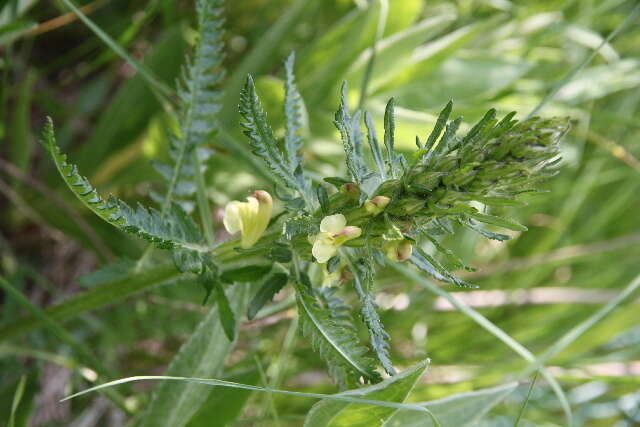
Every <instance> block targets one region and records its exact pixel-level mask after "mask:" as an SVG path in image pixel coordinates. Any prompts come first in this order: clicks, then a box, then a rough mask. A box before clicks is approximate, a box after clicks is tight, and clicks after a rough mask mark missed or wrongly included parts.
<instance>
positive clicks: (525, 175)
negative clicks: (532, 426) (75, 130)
mask: <svg viewBox="0 0 640 427" xmlns="http://www.w3.org/2000/svg"><path fill="white" fill-rule="evenodd" d="M197 5H198V19H199V21H198V23H199V31H200V38H199V40H198V41H197V43H196V46H195V51H194V53H193V56H192V57H191V58H190V59H188V60H187V62H186V66H185V68H184V73H183V77H182V79H181V80H180V82H179V85H178V90H177V94H178V100H179V105H180V108H179V110H178V111H179V112H178V113H177V115H176V121H177V123H178V125H179V126H178V129H179V130H178V132H177V133H176V134H175V135H174V136H173V137H172V138H171V159H172V162H171V164H162V163H156V164H155V167H156V169H157V170H158V172H159V173H160V175H161V176H163V177H164V178H165V179H166V183H167V184H166V190H165V192H164V194H162V195H160V194H157V193H152V194H151V197H152V198H153V199H154V200H155V201H156V202H157V203H158V204H159V208H157V209H156V208H149V207H145V206H142V205H137V206H136V207H131V206H129V205H128V204H127V203H125V202H124V201H122V200H120V199H118V198H116V197H113V196H110V197H108V198H107V199H103V198H102V197H101V196H100V195H99V194H98V192H97V191H96V190H95V189H94V188H93V187H92V186H91V185H90V183H89V182H88V180H87V179H86V178H84V177H83V176H82V175H80V173H79V172H78V170H77V168H76V167H75V166H74V165H72V164H71V163H69V162H68V160H67V158H66V156H65V155H64V154H62V153H61V152H60V150H59V148H58V147H57V145H56V142H55V138H54V128H53V124H52V122H51V120H48V122H47V124H46V126H45V129H44V133H43V139H44V145H45V147H46V148H47V149H48V151H49V152H50V153H51V156H52V158H53V161H54V162H55V164H56V166H57V167H58V170H59V171H60V175H61V176H62V178H63V179H64V180H65V181H66V183H67V184H68V186H69V188H70V189H71V190H72V191H73V192H74V193H75V194H76V196H78V198H79V199H80V200H81V201H82V202H83V203H84V204H85V205H86V206H87V207H88V208H89V209H91V210H92V211H93V212H94V213H95V214H97V215H98V216H100V217H101V218H102V219H104V220H105V221H107V222H109V223H110V224H112V225H113V226H115V227H117V228H119V229H120V230H122V231H124V232H127V233H132V234H135V235H137V236H139V237H141V238H143V239H146V240H148V241H149V242H151V243H152V244H153V245H154V246H156V247H158V248H161V249H165V250H167V251H169V253H171V255H172V256H173V260H174V262H175V264H176V266H177V268H178V269H179V270H180V271H181V272H183V273H184V274H185V275H195V277H197V281H198V282H199V283H200V284H201V285H202V286H203V287H204V289H205V291H206V296H205V301H206V299H207V298H208V297H209V295H210V294H212V295H214V298H215V301H216V303H217V304H218V306H219V310H218V312H219V314H220V321H221V323H222V325H223V326H224V330H225V332H226V334H227V336H228V339H229V340H232V339H233V337H234V335H235V330H234V328H235V324H236V321H235V318H236V317H238V316H243V315H244V314H245V313H234V312H233V311H232V309H231V304H230V303H229V300H228V299H227V290H228V289H229V288H230V287H232V286H240V284H239V283H238V282H247V281H249V282H253V283H254V284H253V285H252V289H254V290H253V295H254V296H253V300H252V301H251V303H250V304H249V310H248V313H247V314H248V317H249V318H252V317H253V316H255V315H256V313H257V312H258V311H259V310H260V309H261V308H262V307H263V306H264V305H265V304H267V303H268V302H269V301H270V300H271V299H272V298H273V296H274V295H275V294H276V293H278V292H279V291H280V290H281V289H282V288H283V287H284V286H285V285H290V286H291V288H292V290H293V292H294V293H295V298H296V302H297V308H298V316H299V318H300V323H301V326H302V331H303V333H304V335H305V336H306V337H308V339H309V341H310V342H311V345H312V346H313V348H314V349H315V350H316V351H318V352H319V354H320V355H321V357H322V358H323V359H324V360H325V361H326V362H327V365H328V369H329V371H330V373H331V375H332V376H333V378H334V379H335V380H336V381H337V382H338V384H339V385H340V386H341V387H342V388H348V387H356V386H358V385H361V384H363V383H376V382H379V381H381V379H382V373H381V370H379V369H378V366H380V367H381V368H382V370H384V372H386V374H387V375H390V376H393V375H395V374H396V370H395V368H394V366H393V363H392V361H391V358H390V356H389V347H390V337H389V335H388V334H387V332H386V331H385V329H384V326H383V324H382V322H381V319H380V317H379V315H378V310H377V306H376V303H375V292H376V291H375V277H376V273H377V272H378V271H379V270H380V269H382V268H384V267H385V264H387V263H389V262H410V263H412V264H414V265H415V266H416V267H417V268H418V269H420V270H422V271H423V272H424V273H426V274H428V275H430V276H432V277H433V278H435V279H437V280H440V281H443V282H447V283H451V284H454V285H457V286H466V287H468V286H472V285H471V284H469V283H467V282H465V281H463V280H461V279H459V278H457V277H455V276H454V275H453V274H452V273H451V272H450V271H449V269H448V268H447V265H448V266H451V267H453V268H456V269H458V268H466V269H468V267H466V266H465V265H464V264H463V263H462V261H460V260H459V259H458V258H457V257H456V256H455V255H454V254H453V253H452V252H451V251H450V250H448V249H447V248H445V247H443V246H442V245H441V244H440V242H439V241H438V236H441V235H443V234H453V233H455V230H456V227H465V228H468V229H471V230H473V231H475V232H477V233H480V234H481V235H483V236H484V237H487V238H489V239H495V240H500V241H502V240H507V239H508V238H509V236H508V235H506V234H502V233H497V232H495V231H490V230H489V229H486V228H485V225H490V226H497V227H502V228H506V229H511V230H517V231H524V230H526V227H524V226H523V225H521V224H519V223H518V222H516V221H514V220H512V219H508V218H504V217H500V216H495V215H493V214H491V213H488V212H490V211H491V207H493V206H505V205H506V206H509V205H517V204H518V203H519V196H520V195H522V194H523V193H527V192H535V191H539V190H537V185H538V184H539V183H540V182H541V181H543V180H545V179H547V178H549V177H551V176H553V175H554V174H555V173H556V168H557V166H558V162H559V141H560V139H561V138H562V136H563V135H564V134H565V133H566V132H567V130H568V126H569V122H568V120H567V119H565V118H547V119H545V118H538V117H534V118H530V119H527V120H524V121H522V122H518V121H517V120H514V115H515V113H510V114H507V115H506V116H505V117H503V118H501V119H498V118H497V114H496V111H495V110H490V111H488V112H487V113H486V114H485V115H484V117H482V119H480V120H479V121H478V122H477V123H476V124H475V125H473V126H471V127H470V128H468V130H466V131H461V128H462V127H463V121H462V118H460V117H457V118H452V117H451V114H452V111H453V104H452V103H451V102H449V103H448V104H447V105H446V106H445V107H444V109H443V110H442V111H441V113H440V115H439V116H438V118H437V121H436V123H435V126H434V128H433V130H432V131H431V133H429V134H428V135H427V136H426V138H421V137H416V140H415V144H416V149H415V151H413V152H412V153H409V154H406V153H404V154H403V153H400V152H399V151H398V150H396V148H395V122H394V101H393V99H391V100H390V101H389V102H388V104H387V106H386V110H385V114H384V123H383V127H384V135H383V137H382V144H381V143H380V142H379V138H378V134H377V132H376V127H375V123H374V121H373V119H372V117H371V115H370V114H369V113H367V112H364V111H360V110H355V111H354V110H352V109H351V108H350V106H349V102H348V96H347V85H346V83H345V84H343V86H342V95H341V101H340V105H339V106H338V109H337V111H336V113H335V120H334V122H333V123H334V125H335V127H336V129H337V131H338V133H339V135H340V138H341V140H342V144H343V146H344V152H345V166H346V171H347V174H346V175H344V176H333V177H326V178H324V179H323V181H322V182H318V181H314V180H312V179H310V178H309V176H310V174H308V173H307V172H306V170H305V166H304V162H303V156H302V154H301V150H302V148H303V146H304V143H305V141H304V137H303V136H302V135H303V132H302V127H303V125H302V122H303V117H304V116H305V115H306V111H305V108H306V107H305V104H304V102H303V99H302V97H301V95H300V93H299V92H298V90H297V87H296V81H295V78H294V55H293V54H291V56H289V58H288V59H287V60H286V62H285V64H284V69H285V77H286V78H285V87H284V91H285V98H284V117H285V125H284V133H283V134H284V136H283V137H282V138H279V137H276V132H274V130H273V128H272V126H271V125H270V123H269V121H268V119H267V115H266V113H265V111H264V109H263V107H262V105H261V102H260V99H259V96H258V94H257V92H256V88H255V85H254V81H253V79H252V77H251V76H248V77H247V80H246V83H245V85H244V88H243V89H242V91H241V93H240V102H239V113H240V117H241V123H240V124H241V126H242V129H243V131H244V134H245V135H246V137H247V138H248V142H249V144H250V147H251V149H252V151H253V153H254V154H255V155H256V156H257V157H259V158H261V159H262V160H263V161H264V162H265V164H266V165H267V166H268V168H269V169H270V171H271V172H272V174H273V185H272V187H270V188H273V189H274V190H275V191H273V192H272V194H270V193H269V192H267V191H266V190H265V188H266V187H265V188H259V189H256V190H255V191H254V192H253V193H252V194H251V195H250V196H249V197H248V198H247V201H233V202H231V203H229V204H228V205H227V206H226V208H225V213H224V221H223V223H224V226H225V228H226V229H227V231H228V232H229V233H231V234H237V235H236V236H235V237H234V238H232V239H230V240H229V241H227V242H215V241H214V238H213V233H212V219H211V215H210V207H209V201H208V199H207V197H206V191H205V180H204V175H205V173H206V170H207V159H208V158H209V157H210V156H211V155H214V153H213V152H212V151H211V150H210V149H209V148H208V147H207V143H208V142H209V141H210V140H211V139H212V138H213V137H214V135H215V132H216V129H217V127H218V124H217V122H216V113H217V111H218V110H219V108H220V105H219V103H218V100H219V99H220V93H219V91H217V90H216V86H217V85H218V83H219V82H220V80H221V79H222V78H223V75H224V73H223V71H222V70H221V63H222V57H223V56H222V51H223V45H222V17H221V9H220V1H206V0H200V1H198V3H197ZM301 77H302V78H304V76H301ZM365 134H366V136H365ZM365 153H366V155H365ZM272 198H275V199H276V200H277V201H278V203H276V206H277V208H275V210H276V212H277V214H276V215H272V210H274V202H273V199H272ZM196 206H197V208H198V209H197V212H198V215H197V216H196V215H193V214H194V212H195V211H196ZM194 218H195V219H194ZM196 219H198V220H199V223H200V225H198V224H197V223H196ZM423 242H431V243H432V246H433V248H434V249H435V251H436V252H437V253H438V254H439V255H441V256H442V257H444V259H445V260H446V261H444V262H443V261H440V260H439V259H438V258H439V256H438V255H436V254H432V253H428V252H427V251H425V250H424V249H422V243H423ZM248 255H250V257H248V258H247V259H250V260H253V261H254V265H249V266H243V267H241V268H240V269H238V268H237V266H236V264H234V260H235V259H236V258H238V257H245V256H248ZM146 261H149V260H148V259H145V257H143V260H141V261H140V262H146ZM265 265H266V266H267V268H266V269H265V268H263V267H264V266H265ZM256 271H261V272H262V273H261V274H255V272H256ZM265 271H266V272H267V274H266V276H265V275H264V274H263V273H264V272H265ZM252 272H254V273H252ZM247 275H249V276H251V277H250V278H249V279H247V278H246V277H247ZM349 293H354V294H355V296H356V297H357V301H358V302H357V308H352V307H351V306H349V305H348V304H347V302H346V301H347V299H345V298H343V297H341V296H339V294H341V295H348V294H349ZM356 310H357V311H358V313H359V316H357V319H356V318H354V317H352V313H353V312H354V311H356ZM358 322H362V323H363V324H364V325H365V326H366V328H367V330H368V335H369V340H368V341H369V342H368V343H365V342H362V341H361V339H360V337H359V334H358V333H357V328H358Z"/></svg>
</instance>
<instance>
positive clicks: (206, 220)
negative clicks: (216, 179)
mask: <svg viewBox="0 0 640 427" xmlns="http://www.w3.org/2000/svg"><path fill="white" fill-rule="evenodd" d="M192 156H193V160H192V161H193V167H194V170H195V180H196V201H197V203H198V210H199V212H200V220H201V221H202V226H203V228H204V237H205V239H206V240H207V244H208V245H209V246H212V245H213V243H214V240H215V237H214V235H213V222H212V221H211V208H210V207H209V199H208V197H207V190H206V184H205V182H204V175H203V173H202V171H201V170H200V167H201V165H200V158H199V157H198V150H197V149H196V148H194V149H193V153H192Z"/></svg>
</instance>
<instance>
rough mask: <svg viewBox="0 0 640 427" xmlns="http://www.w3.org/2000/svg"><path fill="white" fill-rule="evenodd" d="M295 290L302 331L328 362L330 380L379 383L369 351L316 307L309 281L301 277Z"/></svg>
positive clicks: (351, 332)
mask: <svg viewBox="0 0 640 427" xmlns="http://www.w3.org/2000/svg"><path fill="white" fill-rule="evenodd" d="M295 288H296V291H297V292H296V300H297V303H298V315H299V316H300V321H301V326H302V331H303V333H304V335H305V336H307V337H310V338H311V342H312V345H313V347H314V349H315V350H316V351H318V353H319V354H320V356H321V357H322V358H323V359H324V360H325V361H326V362H327V365H328V367H329V372H330V374H331V376H332V377H333V378H335V379H337V380H338V381H339V382H340V381H344V380H345V379H348V378H359V377H362V378H364V379H365V380H366V381H370V382H377V381H379V380H380V375H379V374H378V373H377V372H376V371H375V369H374V367H373V360H372V359H371V358H370V357H368V356H367V355H366V354H367V352H368V350H367V348H366V347H364V346H363V345H361V344H360V340H359V338H358V335H357V333H356V331H355V330H354V329H353V328H352V327H351V326H348V325H345V324H344V322H342V321H340V320H338V319H335V318H334V317H332V314H331V311H329V310H328V309H327V308H323V307H322V306H320V304H318V299H317V298H316V296H315V295H314V290H313V288H312V287H311V283H310V282H309V278H308V277H306V275H304V274H301V277H300V282H296V283H295Z"/></svg>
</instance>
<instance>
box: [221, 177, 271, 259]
mask: <svg viewBox="0 0 640 427" xmlns="http://www.w3.org/2000/svg"><path fill="white" fill-rule="evenodd" d="M272 208H273V201H272V199H271V195H270V194H269V193H267V192H266V191H263V190H257V191H254V193H253V194H252V195H251V196H249V197H247V201H246V202H238V201H233V202H229V203H228V204H227V207H226V208H225V210H224V218H223V220H222V222H223V223H224V228H226V229H227V231H228V232H229V233H231V234H233V233H237V232H238V231H239V232H240V235H241V240H240V246H241V247H242V248H244V249H247V248H250V247H251V246H253V245H255V243H256V242H257V241H258V239H260V236H262V233H264V231H265V230H266V229H267V225H269V220H270V219H271V210H272Z"/></svg>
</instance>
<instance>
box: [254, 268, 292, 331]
mask: <svg viewBox="0 0 640 427" xmlns="http://www.w3.org/2000/svg"><path fill="white" fill-rule="evenodd" d="M288 281H289V275H288V274H285V273H275V274H273V275H270V276H268V277H267V279H266V280H265V281H264V283H263V284H262V286H261V287H260V289H259V290H258V292H257V293H256V294H255V295H254V297H253V298H252V299H251V302H250V303H249V309H248V310H247V318H248V319H249V320H252V319H253V318H254V317H255V316H256V314H258V312H259V311H260V309H261V308H262V307H263V306H264V305H265V304H266V303H268V302H269V301H271V300H272V299H273V297H274V296H275V295H276V294H277V293H278V292H280V289H282V288H283V287H284V285H286V284H287V282H288Z"/></svg>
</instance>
